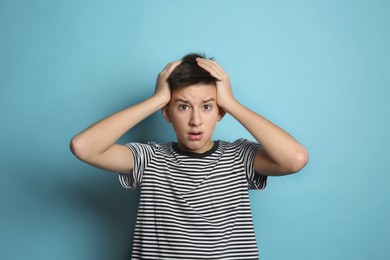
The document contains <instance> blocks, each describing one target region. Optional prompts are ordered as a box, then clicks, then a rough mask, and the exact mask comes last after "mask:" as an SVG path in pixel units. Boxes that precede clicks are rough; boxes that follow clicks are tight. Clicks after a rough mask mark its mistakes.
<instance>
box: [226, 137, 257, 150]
mask: <svg viewBox="0 0 390 260" xmlns="http://www.w3.org/2000/svg"><path fill="white" fill-rule="evenodd" d="M220 142H221V145H222V146H224V147H225V148H226V149H233V150H240V149H242V148H249V147H253V148H258V147H259V146H260V144H259V143H257V142H254V141H250V140H248V139H245V138H239V139H237V140H235V141H233V142H229V141H220Z"/></svg>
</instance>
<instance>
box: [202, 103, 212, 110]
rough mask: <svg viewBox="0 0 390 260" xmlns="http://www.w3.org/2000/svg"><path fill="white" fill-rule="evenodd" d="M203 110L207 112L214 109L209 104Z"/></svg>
mask: <svg viewBox="0 0 390 260" xmlns="http://www.w3.org/2000/svg"><path fill="white" fill-rule="evenodd" d="M203 108H204V109H205V110H211V109H212V108H213V107H212V106H211V105H209V104H205V105H204V106H203Z"/></svg>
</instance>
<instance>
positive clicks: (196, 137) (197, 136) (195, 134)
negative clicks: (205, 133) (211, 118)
mask: <svg viewBox="0 0 390 260" xmlns="http://www.w3.org/2000/svg"><path fill="white" fill-rule="evenodd" d="M201 138H202V133H201V132H191V133H190V134H189V139H190V140H191V141H198V140H200V139H201Z"/></svg>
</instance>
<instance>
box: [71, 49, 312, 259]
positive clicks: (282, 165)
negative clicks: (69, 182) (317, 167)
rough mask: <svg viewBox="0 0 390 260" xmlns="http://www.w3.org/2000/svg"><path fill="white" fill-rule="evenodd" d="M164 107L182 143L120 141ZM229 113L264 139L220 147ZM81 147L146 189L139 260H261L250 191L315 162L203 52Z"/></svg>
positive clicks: (82, 136) (74, 144) (173, 67)
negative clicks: (238, 95) (243, 99)
mask: <svg viewBox="0 0 390 260" xmlns="http://www.w3.org/2000/svg"><path fill="white" fill-rule="evenodd" d="M161 109H162V114H163V116H164V118H165V119H166V120H167V121H168V122H169V123H171V124H172V126H173V129H174V131H175V133H176V136H177V142H170V143H163V144H157V143H148V144H141V143H128V144H126V145H120V144H116V143H115V142H116V141H117V140H118V139H119V138H120V137H121V136H122V135H123V134H125V133H126V132H127V131H128V130H130V129H132V128H133V127H134V126H135V125H136V124H138V123H139V122H141V121H142V120H143V119H145V118H146V117H148V116H149V115H151V114H153V113H154V112H156V111H158V110H161ZM225 113H229V114H230V115H231V116H233V117H234V118H235V119H236V120H238V121H239V122H240V123H241V124H242V125H243V126H244V127H245V128H246V129H247V130H248V131H249V132H250V133H251V134H252V136H253V137H254V139H256V140H257V142H252V141H248V140H244V139H238V140H237V141H235V142H226V141H213V140H212V139H211V138H212V134H213V132H214V129H215V126H216V124H217V123H218V121H220V120H221V119H222V117H223V116H224V115H225ZM260 144H261V145H260ZM71 150H72V152H73V153H74V154H75V155H76V156H77V157H78V158H79V159H80V160H82V161H84V162H86V163H89V164H91V165H93V166H96V167H98V168H101V169H105V170H108V171H112V172H118V173H120V175H119V179H120V182H121V184H122V185H123V186H124V187H126V188H134V187H140V189H141V194H140V203H139V209H138V216H137V222H136V227H135V231H134V238H133V252H132V259H240V260H243V259H258V258H259V256H258V249H257V244H256V239H255V234H254V229H253V221H252V214H251V210H250V204H249V197H248V188H249V189H263V188H264V187H265V185H266V179H267V176H270V175H273V176H279V175H285V174H290V173H294V172H298V171H299V170H301V169H302V168H303V167H304V166H305V165H306V163H307V161H308V154H307V151H306V150H305V148H304V147H303V146H302V145H300V144H299V143H298V142H297V141H296V140H295V139H294V138H293V137H291V136H290V135H289V134H288V133H287V132H285V131H284V130H282V129H281V128H279V127H278V126H276V125H275V124H273V123H271V122H270V121H268V120H267V119H265V118H264V117H262V116H260V115H258V114H256V113H255V112H253V111H251V110H249V109H248V108H246V107H245V106H244V105H242V104H241V103H240V102H238V101H237V100H236V99H235V97H234V96H233V93H232V89H231V85H230V80H229V76H228V74H226V72H225V71H224V70H223V69H222V68H221V66H220V65H219V64H218V63H217V62H215V61H213V60H211V59H206V58H205V57H204V56H202V55H198V54H189V55H187V56H185V57H184V58H183V59H182V60H180V61H175V62H172V63H169V64H168V65H167V66H166V67H165V68H164V69H163V71H162V72H161V73H160V74H159V76H158V79H157V84H156V88H155V92H154V94H153V95H152V97H150V98H148V99H146V100H144V101H143V102H141V103H139V104H136V105H134V106H131V107H129V108H126V109H124V110H122V111H119V112H117V113H115V114H113V115H111V116H109V117H107V118H105V119H103V120H101V121H99V122H97V123H95V124H94V125H92V126H90V127H89V128H87V129H86V130H84V131H82V132H81V133H79V134H78V135H76V136H75V137H74V138H73V139H72V141H71Z"/></svg>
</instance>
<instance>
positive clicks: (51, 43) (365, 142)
mask: <svg viewBox="0 0 390 260" xmlns="http://www.w3.org/2000/svg"><path fill="white" fill-rule="evenodd" d="M389 3H390V2H389V1H372V0H367V1H353V0H349V1H336V0H333V1H325V0H322V1H312V0H306V1H286V0H285V1H249V0H246V1H222V0H221V1H213V0H212V1H157V0H156V1H150V0H148V1H145V0H142V1H141V0H137V1H124V0H123V1H119V0H118V1H76V0H72V1H49V0H48V1H27V0H14V1H5V0H2V1H1V2H0V30H1V31H0V33H1V34H0V37H1V43H0V55H1V56H0V74H1V76H0V88H1V90H0V122H1V128H0V131H1V134H0V144H1V148H0V160H1V170H0V171H1V174H0V178H1V180H0V207H1V208H0V210H1V213H0V220H1V222H0V245H1V250H0V259H67V260H68V259H72V260H85V259H94V260H103V259H129V255H130V247H131V234H132V228H133V224H134V219H135V213H136V206H137V192H134V191H129V190H125V189H122V188H121V187H120V185H119V183H118V181H117V176H116V175H115V174H110V173H105V172H103V171H101V170H97V169H95V168H92V167H91V166H89V165H86V164H83V163H81V162H80V161H78V160H77V159H76V158H75V157H73V155H72V154H71V153H70V151H69V148H68V145H69V140H70V139H71V137H72V136H73V135H74V134H76V133H77V132H79V131H80V130H82V129H83V128H85V127H87V126H88V125H90V124H91V123H93V122H95V121H96V120H98V119H100V118H102V117H104V116H106V115H108V114H110V113H113V112H115V111H117V110H119V109H122V108H124V107H126V106H129V105H131V104H134V103H136V102H139V101H141V100H143V99H144V98H146V97H148V96H150V95H151V94H152V92H153V88H154V82H155V79H156V75H157V74H158V72H159V71H160V70H161V69H162V68H163V67H164V66H165V64H166V63H167V62H169V61H172V60H175V59H178V58H180V57H182V56H183V55H185V54H186V53H188V52H193V51H200V52H205V53H206V54H208V55H210V56H214V57H215V58H216V59H217V60H218V61H219V62H220V63H221V64H222V65H223V66H224V68H225V70H226V71H228V72H229V74H230V76H231V80H232V84H233V87H234V92H235V94H236V96H237V98H238V99H239V100H240V101H242V102H243V103H245V104H246V105H247V106H248V107H250V108H251V109H253V110H255V111H257V112H258V113H260V114H262V115H264V116H266V117H267V118H269V119H270V120H272V121H273V122H275V123H276V124H278V125H279V126H281V127H282V128H284V129H286V130H287V131H288V132H290V133H291V134H292V135H294V136H295V137H296V138H297V139H298V140H299V141H300V142H302V143H303V144H304V145H305V146H306V147H307V148H308V150H309V152H310V163H309V165H308V166H307V167H306V168H305V169H304V170H303V171H301V173H299V174H297V175H292V176H288V177H280V178H270V179H269V184H268V188H267V189H266V190H265V191H261V192H258V191H252V192H251V193H250V196H251V202H252V206H253V215H254V220H255V228H256V234H257V240H258V243H259V246H260V251H261V256H262V259H267V260H272V259H273V260H281V259H299V260H306V259H307V260H313V259H316V260H325V259H326V260H329V259H333V260H336V259H340V260H344V259H355V260H363V259H364V260H366V259H390V247H389V244H390V224H389V219H390V218H389V217H390V214H389V213H390V204H389V202H390V201H389V198H390V191H389V181H390V174H389V173H390V171H389V168H388V165H389V163H388V162H389V158H390V152H389V146H390V138H389V133H390V123H389V119H390V117H389V112H390V104H389V98H390V91H389V85H390V80H389V74H390V62H389V60H390V51H389V46H390V37H389V32H390V30H389V29H390V28H389V27H390V4H389ZM239 137H246V138H251V136H250V135H249V134H248V133H247V132H246V131H245V129H244V128H242V127H241V126H240V125H239V124H238V123H237V122H235V121H234V120H233V119H232V118H231V117H229V116H227V117H226V118H225V119H224V120H223V121H222V122H221V123H220V125H219V126H218V129H217V131H216V133H215V139H226V140H235V139H236V138H239ZM172 138H174V134H173V133H172V132H171V130H170V126H169V125H168V124H166V123H165V122H164V120H163V119H162V118H161V116H160V115H159V114H158V113H157V114H155V115H153V116H151V117H150V118H149V119H148V120H146V121H144V122H143V123H142V124H141V125H139V126H137V127H136V128H135V129H134V131H132V132H130V133H129V134H127V135H126V136H125V137H124V138H123V139H122V140H121V142H124V141H131V140H137V141H147V140H155V141H168V140H171V139H172Z"/></svg>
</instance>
